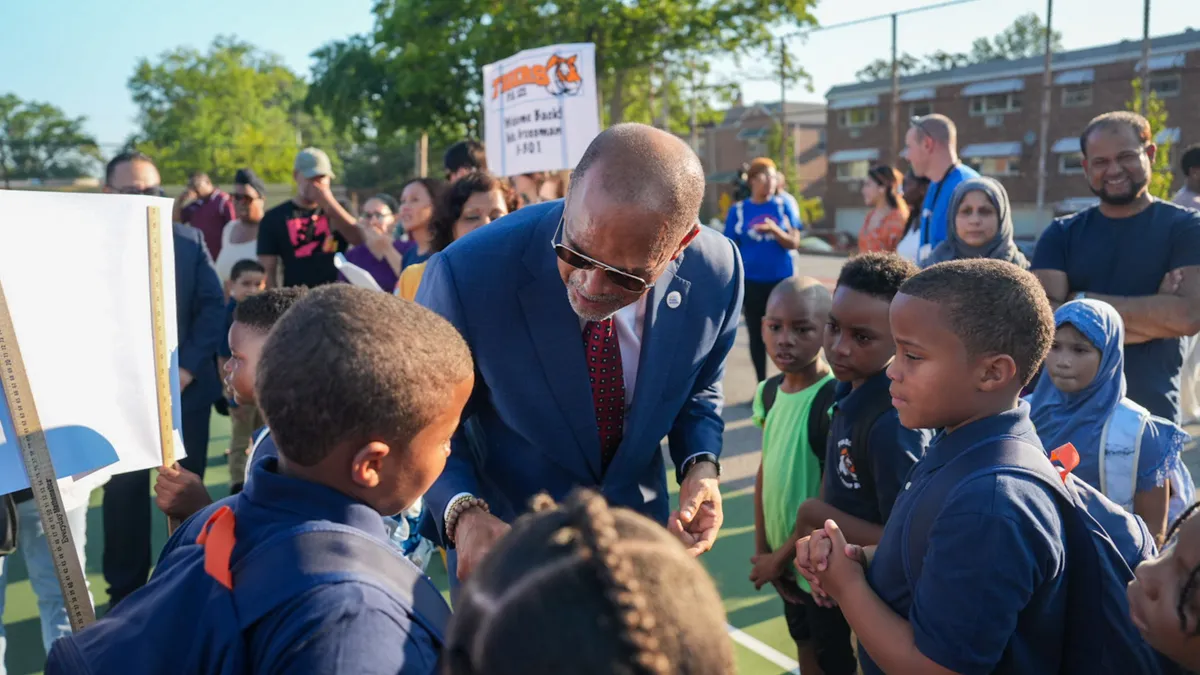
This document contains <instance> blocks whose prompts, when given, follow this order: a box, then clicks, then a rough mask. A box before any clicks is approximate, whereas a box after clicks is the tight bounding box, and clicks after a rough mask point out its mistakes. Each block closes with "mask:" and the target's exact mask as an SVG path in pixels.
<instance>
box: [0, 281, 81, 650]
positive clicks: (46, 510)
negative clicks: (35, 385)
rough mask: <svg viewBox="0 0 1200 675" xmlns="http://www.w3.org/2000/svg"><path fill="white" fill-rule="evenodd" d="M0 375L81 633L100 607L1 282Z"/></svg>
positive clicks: (57, 568) (74, 625) (52, 553)
mask: <svg viewBox="0 0 1200 675" xmlns="http://www.w3.org/2000/svg"><path fill="white" fill-rule="evenodd" d="M0 377H2V378H3V380H4V398H5V399H6V400H7V401H8V411H9V414H11V415H12V421H13V428H14V429H15V430H16V433H17V443H18V445H20V448H21V460H22V461H23V462H24V463H25V475H26V476H28V477H29V487H30V488H32V489H33V499H34V501H35V502H36V503H37V510H38V517H39V518H41V520H42V529H43V530H44V531H45V533H46V543H47V544H49V546H50V557H51V559H52V560H53V562H54V573H55V575H57V576H58V585H59V587H61V588H62V596H63V603H64V604H65V605H66V609H67V616H68V618H69V619H70V620H71V630H72V631H75V632H78V631H80V630H83V629H84V628H85V627H87V626H88V625H89V624H92V623H94V622H95V621H96V611H95V609H93V608H92V600H91V598H89V597H88V591H87V579H86V577H84V576H83V565H81V564H80V563H79V553H78V552H77V551H76V550H75V539H74V537H72V536H71V528H70V526H69V525H68V524H67V512H66V511H65V510H64V509H63V503H62V494H61V493H59V491H58V481H57V480H56V479H55V477H54V465H53V464H52V463H51V461H50V448H49V446H47V445H46V433H45V431H44V430H43V429H42V422H41V420H40V419H39V418H38V414H37V408H36V406H34V403H33V391H32V390H31V389H30V387H29V376H28V375H27V374H26V373H25V362H24V361H23V360H22V359H21V350H20V348H19V347H18V346H17V333H16V330H15V329H14V328H13V321H12V314H10V313H9V309H8V299H7V298H6V297H5V296H4V287H3V285H2V284H0Z"/></svg>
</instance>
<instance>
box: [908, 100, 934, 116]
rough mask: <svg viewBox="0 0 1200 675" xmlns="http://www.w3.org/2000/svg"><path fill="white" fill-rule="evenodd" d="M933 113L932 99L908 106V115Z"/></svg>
mask: <svg viewBox="0 0 1200 675" xmlns="http://www.w3.org/2000/svg"><path fill="white" fill-rule="evenodd" d="M932 114H933V101H920V102H918V103H913V104H912V105H910V106H908V116H909V117H910V118H911V117H924V116H926V115H932Z"/></svg>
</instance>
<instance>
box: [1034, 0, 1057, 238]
mask: <svg viewBox="0 0 1200 675" xmlns="http://www.w3.org/2000/svg"><path fill="white" fill-rule="evenodd" d="M1053 22H1054V0H1046V63H1045V67H1044V69H1043V72H1042V131H1041V133H1040V134H1038V175H1037V222H1038V224H1039V225H1041V224H1042V223H1045V222H1046V218H1045V208H1046V179H1047V169H1046V153H1047V152H1049V150H1050V139H1049V138H1048V137H1049V136H1050V95H1051V92H1052V90H1053V84H1054V83H1053V73H1052V72H1051V62H1052V61H1053V53H1052V51H1051V47H1052V45H1053V42H1052V39H1051V38H1052V35H1053V31H1054V23H1053Z"/></svg>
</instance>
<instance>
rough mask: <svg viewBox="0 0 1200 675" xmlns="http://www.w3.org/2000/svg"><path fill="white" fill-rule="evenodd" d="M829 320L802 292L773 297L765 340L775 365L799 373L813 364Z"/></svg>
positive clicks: (764, 331) (764, 333)
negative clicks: (807, 300)
mask: <svg viewBox="0 0 1200 675" xmlns="http://www.w3.org/2000/svg"><path fill="white" fill-rule="evenodd" d="M827 319H828V317H827V316H821V315H820V313H819V311H818V310H817V308H816V307H814V306H813V303H812V302H805V296H801V295H800V294H797V293H781V294H779V295H777V296H776V297H775V298H773V299H772V301H771V302H770V303H768V304H767V314H766V316H764V317H763V320H762V339H763V342H764V343H765V344H766V346H767V354H768V355H769V356H770V357H771V361H773V362H774V363H775V367H776V368H778V369H779V370H781V371H782V372H785V373H798V372H800V371H801V370H803V369H804V368H806V367H808V366H810V365H812V363H813V361H815V360H816V359H817V356H818V355H820V353H821V345H822V343H823V341H824V335H825V333H824V324H825V321H826V320H827Z"/></svg>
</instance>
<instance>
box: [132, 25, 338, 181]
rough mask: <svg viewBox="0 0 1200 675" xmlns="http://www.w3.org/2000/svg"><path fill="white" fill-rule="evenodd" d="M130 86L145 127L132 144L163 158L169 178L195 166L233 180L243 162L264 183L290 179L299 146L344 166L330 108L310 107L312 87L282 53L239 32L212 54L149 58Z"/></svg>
mask: <svg viewBox="0 0 1200 675" xmlns="http://www.w3.org/2000/svg"><path fill="white" fill-rule="evenodd" d="M129 89H130V91H131V92H132V94H133V101H134V103H135V104H136V105H137V107H138V109H139V114H138V123H139V126H140V129H139V130H138V131H137V132H136V133H135V134H134V136H133V137H132V138H131V139H130V142H129V145H131V146H132V147H135V148H136V149H138V150H140V151H142V152H145V153H146V154H148V155H150V156H151V157H153V158H154V159H155V162H156V163H157V164H158V168H159V171H160V172H161V173H162V177H163V182H164V183H182V182H184V181H185V180H186V179H187V176H188V175H189V174H190V173H192V172H194V171H206V172H208V173H209V174H210V175H211V176H212V177H213V179H214V180H218V181H222V180H223V181H228V180H232V178H233V175H234V173H235V172H236V171H237V169H239V168H241V167H243V166H250V167H253V168H254V170H255V171H256V172H258V174H259V176H261V177H262V178H263V180H264V181H267V182H281V181H287V180H290V179H291V175H292V161H293V159H294V158H295V155H296V151H297V150H298V149H299V148H301V147H303V146H306V145H316V146H319V147H322V148H323V149H324V150H325V151H326V152H328V153H329V155H330V158H331V159H332V160H333V163H334V169H335V170H337V169H338V168H339V160H338V158H337V155H338V151H339V150H343V149H345V147H346V145H347V144H346V143H345V141H344V139H343V138H342V137H341V136H340V135H339V134H336V133H334V131H333V125H332V123H331V121H330V120H329V118H328V117H327V116H326V115H324V113H322V112H321V111H320V110H319V109H311V110H310V109H306V108H305V107H304V105H303V103H304V99H305V96H306V94H307V91H308V87H307V85H306V84H305V83H304V81H303V80H302V79H301V78H300V77H298V76H297V75H296V74H295V73H293V72H292V71H291V70H289V69H288V68H287V67H286V66H284V65H283V62H282V61H281V60H280V58H279V57H278V56H276V55H273V54H265V53H262V52H260V51H258V50H256V49H255V48H254V47H253V46H252V45H250V44H248V43H245V42H240V41H238V40H236V39H234V38H231V37H218V38H217V39H216V40H214V41H213V43H212V45H211V46H210V47H209V49H208V51H207V52H205V53H201V52H199V51H197V50H195V49H190V48H180V49H176V50H174V51H170V52H166V53H164V54H162V55H161V56H160V57H159V58H158V59H157V61H155V62H151V61H150V60H149V59H143V60H142V61H140V62H139V63H138V65H137V67H136V69H135V70H134V74H133V76H132V77H130V78H129Z"/></svg>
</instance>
